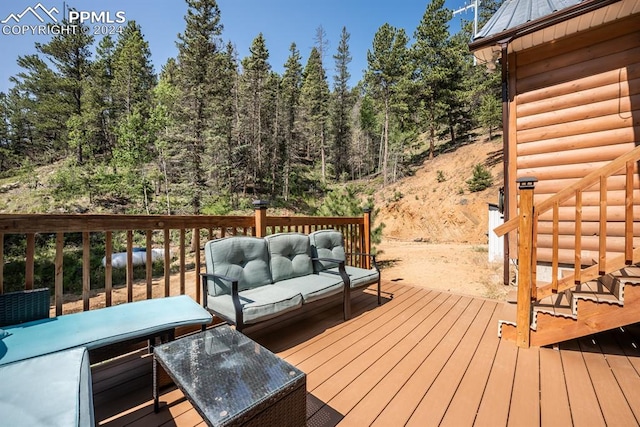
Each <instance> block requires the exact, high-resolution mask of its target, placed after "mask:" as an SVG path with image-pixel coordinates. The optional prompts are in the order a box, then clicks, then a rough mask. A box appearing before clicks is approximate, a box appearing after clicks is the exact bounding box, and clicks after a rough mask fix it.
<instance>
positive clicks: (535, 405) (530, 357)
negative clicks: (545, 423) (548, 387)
mask: <svg viewBox="0 0 640 427" xmlns="http://www.w3.org/2000/svg"><path fill="white" fill-rule="evenodd" d="M539 356H540V349H538V348H528V349H519V351H518V360H517V362H516V372H515V377H514V379H513V389H512V391H511V406H510V407H509V422H508V424H507V425H509V426H532V427H533V426H539V425H540V358H539Z"/></svg>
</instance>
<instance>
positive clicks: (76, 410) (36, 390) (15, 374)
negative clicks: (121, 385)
mask: <svg viewBox="0 0 640 427" xmlns="http://www.w3.org/2000/svg"><path fill="white" fill-rule="evenodd" d="M0 378H2V387H0V414H2V416H1V419H0V424H2V425H7V426H30V427H31V426H94V425H95V415H94V410H93V391H92V385H91V369H90V367H89V355H88V354H87V350H86V349H85V348H83V347H79V348H75V349H72V350H66V351H61V352H58V353H52V354H48V355H45V356H40V357H35V358H32V359H27V360H22V361H19V362H15V363H10V364H8V365H2V366H0Z"/></svg>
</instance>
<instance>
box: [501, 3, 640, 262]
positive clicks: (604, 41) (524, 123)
mask: <svg viewBox="0 0 640 427" xmlns="http://www.w3.org/2000/svg"><path fill="white" fill-rule="evenodd" d="M508 63H509V87H510V93H511V95H510V98H511V100H510V101H511V102H510V105H509V111H510V114H509V129H510V134H509V157H510V158H509V178H510V182H511V188H512V189H513V191H510V194H509V197H510V203H509V206H510V212H509V213H510V217H511V218H513V217H515V216H516V215H517V197H516V194H515V188H516V185H515V180H516V178H519V177H527V176H534V177H536V178H538V180H539V182H538V183H537V185H536V189H535V202H536V203H539V202H540V201H542V200H544V199H546V198H548V197H550V196H552V195H553V194H555V193H557V192H558V191H560V190H562V189H563V188H565V187H567V186H569V185H571V184H572V183H574V182H576V181H577V180H578V179H580V178H582V177H584V176H585V175H587V174H588V173H589V172H592V171H594V170H596V169H598V168H600V167H602V166H603V165H605V164H607V163H608V162H610V161H612V160H614V159H615V158H617V157H619V156H620V155H622V154H624V153H626V152H628V151H630V150H631V149H633V148H634V147H635V146H636V145H638V144H640V14H635V15H631V16H630V17H628V18H625V19H623V20H619V21H616V22H615V23H612V24H606V25H602V26H600V27H596V28H592V29H590V30H588V31H583V32H580V33H577V34H575V35H572V36H569V37H565V38H554V39H552V41H551V42H549V43H545V44H542V45H539V46H536V47H532V48H529V49H526V50H523V51H520V52H511V53H509V58H508ZM624 173H625V171H624V170H621V171H620V173H619V175H616V176H613V177H611V178H609V179H608V180H607V200H606V206H607V252H611V253H618V252H624V206H625V193H624V186H625V175H624ZM599 189H600V187H599V184H596V185H595V186H593V188H592V189H590V191H588V192H586V193H584V195H583V200H582V206H583V208H582V236H584V237H583V240H582V242H583V243H582V254H581V255H582V262H583V264H591V261H592V260H597V259H598V249H599V246H598V245H599V238H598V235H599V223H598V213H599V206H600V202H601V200H600V194H599ZM634 189H635V190H634V205H635V206H634V236H636V238H635V239H634V246H637V245H638V244H640V222H636V221H640V179H639V177H638V171H637V165H636V170H635V171H634ZM575 211H576V210H575V200H574V199H572V200H569V201H568V202H566V203H564V204H563V205H562V207H561V208H560V212H559V215H560V237H559V247H560V253H559V257H560V262H561V263H566V264H573V262H574V259H575V254H574V250H573V245H574V237H573V236H574V232H575V221H574V219H575V215H576V212H575ZM551 233H552V222H551V217H550V216H549V217H548V218H547V217H546V216H541V218H540V222H539V225H538V240H537V247H538V261H539V262H549V261H551V259H550V258H551V249H550V248H551V247H552V238H551ZM510 240H511V242H515V239H510ZM511 253H512V254H515V253H516V252H515V251H513V249H512V250H511Z"/></svg>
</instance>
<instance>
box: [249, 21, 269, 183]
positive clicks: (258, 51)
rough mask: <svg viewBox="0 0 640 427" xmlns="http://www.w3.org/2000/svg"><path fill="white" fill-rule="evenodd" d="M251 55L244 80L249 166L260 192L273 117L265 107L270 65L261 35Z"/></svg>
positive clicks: (254, 41) (250, 50) (253, 44)
mask: <svg viewBox="0 0 640 427" xmlns="http://www.w3.org/2000/svg"><path fill="white" fill-rule="evenodd" d="M249 52H250V55H249V56H248V57H246V58H244V59H243V60H242V68H243V74H242V80H243V88H244V97H243V99H244V102H245V107H244V110H245V111H246V116H245V126H246V128H247V133H248V135H247V136H248V139H247V142H248V143H249V144H250V147H251V151H250V158H251V159H252V161H250V162H249V164H250V165H252V166H253V167H252V171H251V174H252V176H253V184H254V185H255V186H256V189H257V190H258V191H260V189H261V188H262V185H261V184H262V182H263V180H264V178H265V175H266V171H267V170H268V168H267V159H266V155H267V153H268V152H269V149H268V148H269V147H270V140H271V137H272V135H271V134H270V133H269V128H270V123H269V121H270V115H269V111H268V109H267V108H265V107H266V105H265V104H266V97H267V94H266V91H267V83H268V81H267V80H268V78H269V72H270V70H271V65H269V62H268V60H269V51H268V50H267V47H266V44H265V40H264V37H263V36H262V33H260V34H258V36H257V37H256V38H255V39H253V42H252V43H251V47H250V48H249Z"/></svg>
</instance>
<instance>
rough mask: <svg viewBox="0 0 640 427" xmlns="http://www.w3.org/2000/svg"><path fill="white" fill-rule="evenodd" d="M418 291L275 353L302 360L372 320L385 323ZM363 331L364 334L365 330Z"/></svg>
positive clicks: (406, 293)
mask: <svg viewBox="0 0 640 427" xmlns="http://www.w3.org/2000/svg"><path fill="white" fill-rule="evenodd" d="M418 292H420V290H419V289H415V288H414V289H409V290H407V291H406V292H402V293H401V294H400V295H398V296H396V297H395V298H394V299H393V304H389V303H386V304H383V305H382V306H381V307H377V308H376V310H375V312H376V316H375V319H373V320H372V319H370V318H369V317H368V316H365V317H363V316H362V315H354V316H353V317H352V318H351V320H350V321H348V322H344V321H342V322H341V323H340V324H338V325H335V326H333V327H331V328H329V329H327V330H325V331H324V332H323V333H321V334H317V335H316V336H314V337H312V338H310V339H309V340H307V341H305V342H302V343H300V344H297V345H294V346H292V347H290V348H283V346H282V345H280V346H278V349H279V350H280V351H277V354H278V356H280V357H282V358H285V359H287V360H289V361H290V363H301V362H304V361H306V359H308V358H309V357H313V356H314V355H316V354H317V353H318V351H319V350H322V349H324V348H325V347H326V346H327V343H329V344H333V343H334V342H336V341H337V340H338V338H340V337H343V336H348V335H349V334H350V333H352V332H356V333H363V331H362V328H363V327H367V324H369V323H373V322H375V323H376V324H382V323H385V320H387V319H391V318H393V316H397V315H398V312H401V311H402V310H403V309H404V307H405V306H411V305H412V304H414V303H415V301H413V299H414V295H416V294H417V293H418ZM434 296H435V295H434ZM363 314H364V313H363ZM363 319H366V320H363ZM364 333H365V334H366V332H364ZM258 342H260V344H262V345H264V346H266V347H268V348H270V349H273V348H274V347H273V344H272V343H270V342H269V341H266V340H262V339H258Z"/></svg>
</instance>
